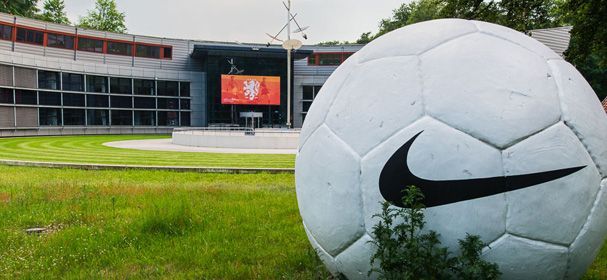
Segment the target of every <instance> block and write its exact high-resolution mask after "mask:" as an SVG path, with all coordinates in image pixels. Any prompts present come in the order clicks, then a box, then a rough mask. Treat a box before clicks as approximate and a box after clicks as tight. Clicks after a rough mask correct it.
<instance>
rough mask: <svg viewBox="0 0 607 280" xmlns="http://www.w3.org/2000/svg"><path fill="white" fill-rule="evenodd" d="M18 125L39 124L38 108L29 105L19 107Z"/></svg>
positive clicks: (33, 125)
mask: <svg viewBox="0 0 607 280" xmlns="http://www.w3.org/2000/svg"><path fill="white" fill-rule="evenodd" d="M16 115H17V126H18V127H36V126H38V109H37V108H28V107H17V114H16Z"/></svg>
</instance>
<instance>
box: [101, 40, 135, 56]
mask: <svg viewBox="0 0 607 280" xmlns="http://www.w3.org/2000/svg"><path fill="white" fill-rule="evenodd" d="M107 53H108V54H115V55H127V56H131V55H132V53H133V46H132V45H131V44H129V43H121V42H112V41H108V42H107Z"/></svg>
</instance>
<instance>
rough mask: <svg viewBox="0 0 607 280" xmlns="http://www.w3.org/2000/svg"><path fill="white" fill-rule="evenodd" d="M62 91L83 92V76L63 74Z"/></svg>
mask: <svg viewBox="0 0 607 280" xmlns="http://www.w3.org/2000/svg"><path fill="white" fill-rule="evenodd" d="M62 79H63V90H69V91H84V75H82V74H74V73H65V72H64V73H63V77H62Z"/></svg>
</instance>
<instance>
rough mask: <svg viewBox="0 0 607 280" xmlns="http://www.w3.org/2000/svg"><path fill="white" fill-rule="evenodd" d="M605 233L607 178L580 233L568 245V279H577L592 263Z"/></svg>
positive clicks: (606, 220) (606, 225)
mask: <svg viewBox="0 0 607 280" xmlns="http://www.w3.org/2000/svg"><path fill="white" fill-rule="evenodd" d="M605 234H607V179H606V180H603V181H602V182H601V191H600V192H599V194H598V196H597V199H596V201H595V203H594V205H593V208H592V212H591V213H590V216H589V217H588V221H587V222H586V224H585V225H584V227H583V228H582V231H581V232H580V235H579V236H578V237H577V238H576V240H575V241H574V242H573V244H571V246H570V247H569V251H570V252H569V254H570V257H569V258H570V260H569V271H568V272H567V276H568V278H569V279H579V278H582V276H583V275H584V274H585V273H586V270H587V269H588V267H589V266H590V265H591V264H592V262H593V261H594V259H595V258H596V256H597V255H598V253H599V251H600V250H601V248H602V244H604V242H605Z"/></svg>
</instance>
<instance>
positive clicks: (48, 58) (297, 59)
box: [0, 13, 363, 136]
mask: <svg viewBox="0 0 607 280" xmlns="http://www.w3.org/2000/svg"><path fill="white" fill-rule="evenodd" d="M362 47H363V46H362V45H340V46H304V47H303V48H301V49H299V50H297V51H296V52H294V61H293V72H292V79H293V83H292V98H291V112H292V124H293V126H294V127H301V125H302V123H303V120H304V119H305V116H306V112H307V110H308V108H309V107H310V105H311V104H312V101H313V100H314V97H315V96H316V94H317V93H318V91H319V90H320V88H321V87H322V85H323V84H324V82H325V81H326V80H327V78H328V77H329V76H330V75H331V73H332V72H333V71H334V70H335V69H336V68H337V66H339V65H340V64H341V63H342V62H343V61H344V60H345V59H346V58H348V57H349V56H350V55H352V54H353V53H354V52H356V51H358V50H359V49H360V48H362ZM286 57H287V55H286V51H285V50H284V49H282V47H281V46H278V45H272V46H266V45H262V44H239V43H228V42H210V41H197V40H181V39H169V38H157V37H149V36H140V35H129V34H117V33H110V32H101V31H95V30H87V29H82V28H78V27H74V26H67V25H58V24H53V23H47V22H42V21H37V20H32V19H28V18H23V17H15V16H12V15H8V14H2V13H0V136H11V135H56V134H107V133H168V132H170V131H171V130H172V129H173V128H174V127H187V126H195V127H201V126H239V125H240V126H242V125H244V124H245V123H246V122H247V119H245V118H244V115H246V114H243V113H249V115H250V112H254V113H256V116H257V119H256V121H257V122H256V125H257V126H264V127H284V126H285V125H286V123H287V119H286V117H287V96H286V92H287V79H286V75H287V67H286V65H287V59H286ZM234 77H236V78H242V81H244V82H245V86H244V88H243V86H242V81H240V83H239V84H237V83H235V82H234ZM251 77H258V79H257V78H255V79H257V80H258V81H257V82H254V83H250V82H251V80H250V79H253V78H251ZM266 79H267V84H266ZM272 81H274V83H275V85H274V87H272V85H271V84H270V83H271V82H272ZM247 83H248V84H247ZM234 90H236V91H239V92H240V91H242V92H246V94H247V96H246V98H250V99H246V98H245V99H242V100H239V99H237V98H236V99H235V98H229V97H227V96H226V95H229V94H230V91H234ZM273 91H274V92H273ZM272 92H273V93H272ZM249 93H251V94H250V95H249ZM264 94H265V97H264ZM272 94H276V96H274V97H275V99H273V100H272V101H271V102H270V98H272ZM264 98H266V99H264ZM243 100H244V101H243Z"/></svg>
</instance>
